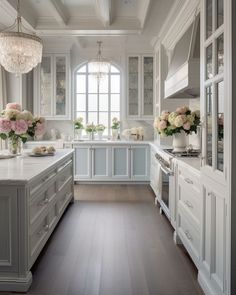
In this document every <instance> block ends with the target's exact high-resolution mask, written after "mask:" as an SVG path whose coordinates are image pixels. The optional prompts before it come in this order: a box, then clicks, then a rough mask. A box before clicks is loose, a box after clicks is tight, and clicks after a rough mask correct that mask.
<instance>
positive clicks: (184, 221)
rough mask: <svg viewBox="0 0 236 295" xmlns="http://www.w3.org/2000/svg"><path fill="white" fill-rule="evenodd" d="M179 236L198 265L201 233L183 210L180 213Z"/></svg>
mask: <svg viewBox="0 0 236 295" xmlns="http://www.w3.org/2000/svg"><path fill="white" fill-rule="evenodd" d="M178 234H179V236H180V238H181V240H182V242H183V244H184V246H185V247H186V249H187V250H188V252H189V254H190V256H191V257H192V259H193V261H194V262H195V264H196V265H198V261H199V257H200V233H199V231H198V230H197V229H196V227H195V226H194V224H193V223H192V221H191V218H189V217H188V215H187V214H185V213H184V211H182V210H181V209H179V211H178Z"/></svg>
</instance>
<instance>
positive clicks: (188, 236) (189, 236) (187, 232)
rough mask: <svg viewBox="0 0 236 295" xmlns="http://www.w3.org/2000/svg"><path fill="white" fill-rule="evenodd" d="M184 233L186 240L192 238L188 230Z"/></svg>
mask: <svg viewBox="0 0 236 295" xmlns="http://www.w3.org/2000/svg"><path fill="white" fill-rule="evenodd" d="M184 233H185V235H186V237H187V239H188V240H190V241H192V240H193V237H192V236H191V234H190V233H189V231H188V230H186V231H185V232H184Z"/></svg>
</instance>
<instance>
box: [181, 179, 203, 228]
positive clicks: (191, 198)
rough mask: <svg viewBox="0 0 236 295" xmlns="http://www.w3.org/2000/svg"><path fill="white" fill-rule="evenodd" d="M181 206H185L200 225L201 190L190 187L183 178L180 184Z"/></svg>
mask: <svg viewBox="0 0 236 295" xmlns="http://www.w3.org/2000/svg"><path fill="white" fill-rule="evenodd" d="M178 190H179V191H178V199H179V203H180V204H179V206H183V207H184V209H185V210H187V211H188V212H189V213H190V215H191V216H192V218H193V219H194V221H195V222H196V223H197V225H198V226H199V224H200V198H201V195H200V192H197V191H196V190H194V189H192V188H190V187H189V186H188V185H186V184H185V182H184V180H183V179H182V178H180V179H179V185H178Z"/></svg>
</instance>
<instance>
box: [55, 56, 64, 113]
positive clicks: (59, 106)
mask: <svg viewBox="0 0 236 295" xmlns="http://www.w3.org/2000/svg"><path fill="white" fill-rule="evenodd" d="M65 114H66V58H65V56H57V57H56V115H65Z"/></svg>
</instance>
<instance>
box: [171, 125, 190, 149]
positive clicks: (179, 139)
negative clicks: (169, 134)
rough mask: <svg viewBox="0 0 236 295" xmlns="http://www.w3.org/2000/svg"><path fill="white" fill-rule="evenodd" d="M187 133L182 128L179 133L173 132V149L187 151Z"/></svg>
mask: <svg viewBox="0 0 236 295" xmlns="http://www.w3.org/2000/svg"><path fill="white" fill-rule="evenodd" d="M186 139H187V138H186V133H185V132H184V131H183V130H181V131H180V132H179V133H175V134H173V151H174V152H184V151H186V145H187V140H186Z"/></svg>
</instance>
